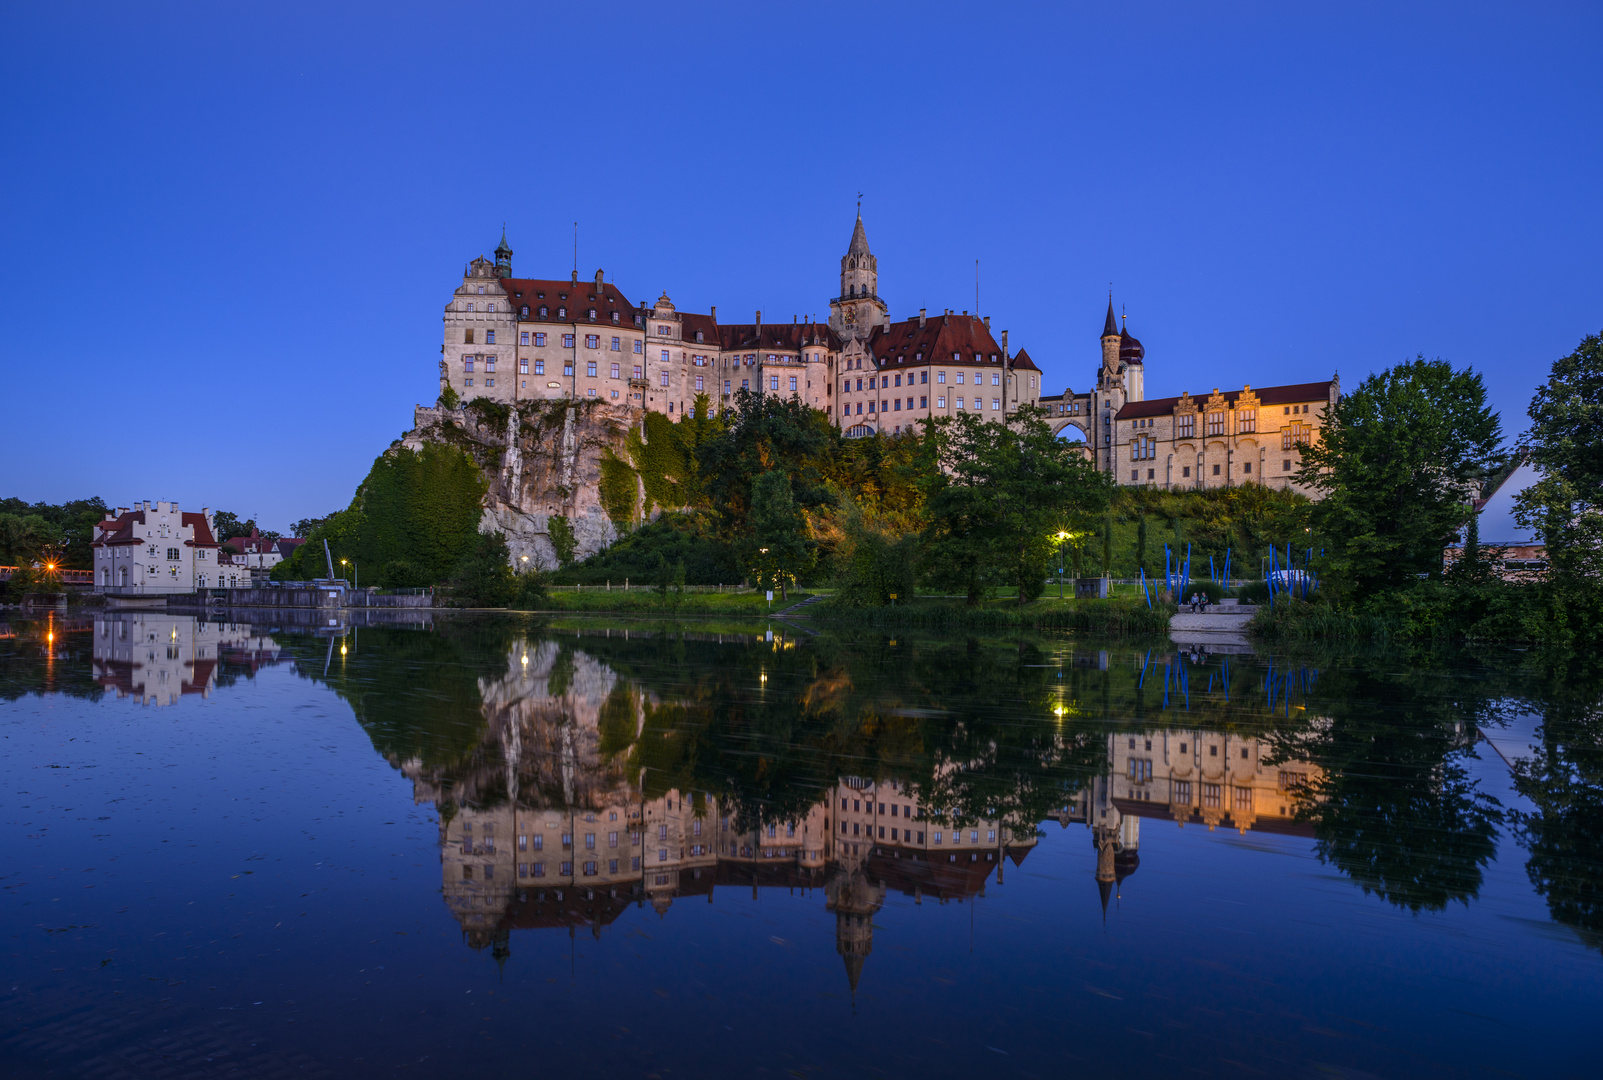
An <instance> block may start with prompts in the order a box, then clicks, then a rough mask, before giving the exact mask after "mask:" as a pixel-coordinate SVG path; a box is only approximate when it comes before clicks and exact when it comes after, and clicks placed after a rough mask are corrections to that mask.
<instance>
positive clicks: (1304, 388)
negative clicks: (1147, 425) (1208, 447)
mask: <svg viewBox="0 0 1603 1080" xmlns="http://www.w3.org/2000/svg"><path fill="white" fill-rule="evenodd" d="M1333 385H1335V384H1334V381H1332V380H1328V379H1327V380H1326V381H1325V382H1310V383H1292V384H1291V385H1289V386H1265V387H1261V388H1256V389H1254V390H1253V391H1252V392H1253V393H1254V394H1255V395H1257V398H1258V404H1260V405H1291V404H1297V403H1302V402H1314V401H1329V400H1330V388H1331V387H1332V386H1333ZM1212 396H1213V391H1211V390H1208V391H1204V392H1203V393H1200V394H1192V395H1191V400H1192V401H1194V402H1196V403H1197V405H1198V407H1199V408H1200V407H1201V404H1202V403H1203V402H1205V401H1207V400H1208V398H1210V397H1212ZM1239 397H1241V391H1240V390H1231V391H1229V392H1227V393H1226V394H1225V395H1224V398H1225V400H1226V401H1228V402H1229V403H1230V407H1231V408H1234V407H1235V404H1236V400H1237V399H1238V398H1239ZM1179 403H1180V399H1179V398H1177V397H1165V398H1148V399H1147V400H1146V401H1132V402H1130V403H1129V404H1128V405H1126V406H1125V407H1124V408H1122V409H1120V410H1119V413H1118V415H1117V416H1115V417H1114V419H1115V420H1134V419H1138V418H1141V417H1146V416H1168V415H1170V414H1171V413H1173V412H1174V408H1175V406H1176V405H1178V404H1179Z"/></svg>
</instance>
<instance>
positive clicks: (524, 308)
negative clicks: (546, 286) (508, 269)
mask: <svg viewBox="0 0 1603 1080" xmlns="http://www.w3.org/2000/svg"><path fill="white" fill-rule="evenodd" d="M519 295H520V296H521V295H522V294H521V293H520V294H519ZM518 314H519V315H520V316H521V317H523V318H525V319H527V318H528V317H529V305H528V304H524V305H523V306H522V307H521V308H519V309H518Z"/></svg>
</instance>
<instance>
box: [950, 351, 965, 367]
mask: <svg viewBox="0 0 1603 1080" xmlns="http://www.w3.org/2000/svg"><path fill="white" fill-rule="evenodd" d="M962 361H963V354H962V353H953V354H952V363H954V364H959V363H962Z"/></svg>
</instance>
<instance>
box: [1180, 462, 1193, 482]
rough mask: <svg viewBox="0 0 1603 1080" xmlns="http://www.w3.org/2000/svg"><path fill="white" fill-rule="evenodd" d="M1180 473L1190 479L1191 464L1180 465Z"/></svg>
mask: <svg viewBox="0 0 1603 1080" xmlns="http://www.w3.org/2000/svg"><path fill="white" fill-rule="evenodd" d="M1180 475H1181V476H1184V477H1186V478H1187V479H1189V478H1190V477H1191V466H1190V465H1182V466H1181V467H1180Z"/></svg>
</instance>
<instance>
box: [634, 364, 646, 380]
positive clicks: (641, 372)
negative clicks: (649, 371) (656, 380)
mask: <svg viewBox="0 0 1603 1080" xmlns="http://www.w3.org/2000/svg"><path fill="white" fill-rule="evenodd" d="M634 371H635V375H634V377H635V378H637V379H644V378H645V377H646V375H645V371H646V369H645V368H643V367H641V366H640V365H639V364H636V365H635V367H634Z"/></svg>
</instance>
